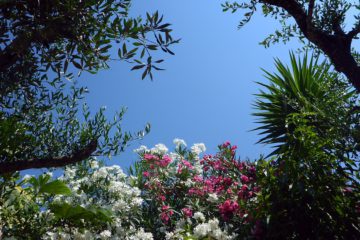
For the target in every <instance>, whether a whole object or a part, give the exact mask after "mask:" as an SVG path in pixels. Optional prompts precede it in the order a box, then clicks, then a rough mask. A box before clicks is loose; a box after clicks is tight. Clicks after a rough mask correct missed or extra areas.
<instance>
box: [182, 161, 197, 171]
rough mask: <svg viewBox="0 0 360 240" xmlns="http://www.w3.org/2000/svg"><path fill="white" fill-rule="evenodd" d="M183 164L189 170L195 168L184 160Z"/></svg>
mask: <svg viewBox="0 0 360 240" xmlns="http://www.w3.org/2000/svg"><path fill="white" fill-rule="evenodd" d="M182 163H183V164H184V165H185V166H186V167H188V168H189V169H193V168H194V167H193V166H192V165H191V163H189V162H188V161H186V160H182Z"/></svg>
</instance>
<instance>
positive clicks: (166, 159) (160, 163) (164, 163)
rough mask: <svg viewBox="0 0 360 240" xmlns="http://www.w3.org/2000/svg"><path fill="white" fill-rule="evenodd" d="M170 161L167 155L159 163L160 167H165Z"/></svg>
mask: <svg viewBox="0 0 360 240" xmlns="http://www.w3.org/2000/svg"><path fill="white" fill-rule="evenodd" d="M171 161H172V159H171V158H170V157H169V156H168V155H164V156H163V158H162V159H161V160H160V162H159V166H160V167H166V166H167V165H169V164H170V163H171Z"/></svg>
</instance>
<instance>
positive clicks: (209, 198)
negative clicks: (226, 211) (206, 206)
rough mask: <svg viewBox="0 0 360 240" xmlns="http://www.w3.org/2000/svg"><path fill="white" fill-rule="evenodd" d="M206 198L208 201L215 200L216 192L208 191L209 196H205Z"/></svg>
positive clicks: (216, 198)
mask: <svg viewBox="0 0 360 240" xmlns="http://www.w3.org/2000/svg"><path fill="white" fill-rule="evenodd" d="M207 200H208V201H209V202H212V203H213V202H217V200H219V198H218V196H217V195H216V193H209V197H208V198H207Z"/></svg>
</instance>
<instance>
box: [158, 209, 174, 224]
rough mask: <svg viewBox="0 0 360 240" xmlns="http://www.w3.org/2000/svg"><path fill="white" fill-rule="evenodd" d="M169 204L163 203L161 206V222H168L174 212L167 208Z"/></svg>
mask: <svg viewBox="0 0 360 240" xmlns="http://www.w3.org/2000/svg"><path fill="white" fill-rule="evenodd" d="M169 209H170V206H167V205H164V206H162V207H161V211H162V213H161V214H160V218H161V220H162V221H163V223H165V224H168V222H169V220H170V217H171V216H172V215H173V214H174V211H173V210H169Z"/></svg>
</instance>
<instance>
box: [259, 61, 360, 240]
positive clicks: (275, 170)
mask: <svg viewBox="0 0 360 240" xmlns="http://www.w3.org/2000/svg"><path fill="white" fill-rule="evenodd" d="M291 63H292V64H291V65H292V70H290V69H289V68H287V67H285V66H284V65H283V64H282V63H281V62H280V61H279V60H276V66H277V70H278V72H279V73H278V74H270V73H268V72H266V76H267V78H268V79H269V80H270V82H271V84H262V85H263V86H264V87H266V88H267V90H268V93H265V92H263V91H262V92H261V94H259V95H258V101H257V103H256V107H257V109H258V111H259V112H258V113H256V114H255V115H257V116H259V117H260V119H261V121H260V123H261V124H263V126H260V127H259V128H258V129H261V130H263V132H262V134H265V137H264V138H262V139H261V140H260V141H261V142H264V143H270V144H274V143H276V144H278V146H277V149H276V150H275V151H274V152H273V153H272V155H273V158H272V159H270V160H260V161H259V163H258V164H259V172H258V176H259V179H258V184H259V186H260V188H261V193H260V194H259V196H258V201H259V206H258V211H257V215H258V219H262V224H263V225H262V226H263V232H262V234H263V238H265V239H329V238H331V239H357V238H359V236H360V225H359V222H360V221H359V220H360V219H359V216H360V215H359V204H360V191H359V190H360V185H359V183H360V178H359V174H357V172H359V170H360V169H359V160H358V148H357V140H356V137H355V135H356V134H354V133H355V132H356V131H357V130H356V129H357V128H358V123H359V119H358V117H359V116H358V113H356V110H355V109H356V105H355V103H356V98H357V95H356V94H355V93H354V92H349V91H348V88H347V87H346V85H344V84H339V81H337V79H336V75H335V74H332V73H331V71H330V69H329V67H328V66H327V65H326V64H322V65H320V66H317V65H316V61H313V59H310V61H308V60H307V59H306V56H305V58H304V59H303V60H300V59H299V60H296V59H295V57H294V55H293V54H292V55H291Z"/></svg>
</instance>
